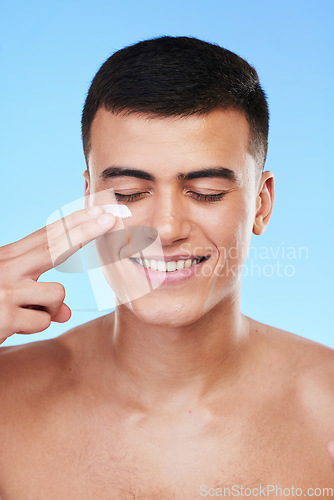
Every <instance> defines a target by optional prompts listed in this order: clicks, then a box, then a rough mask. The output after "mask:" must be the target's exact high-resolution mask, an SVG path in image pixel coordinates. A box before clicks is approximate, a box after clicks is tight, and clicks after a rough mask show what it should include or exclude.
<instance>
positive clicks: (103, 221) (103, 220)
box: [96, 214, 112, 225]
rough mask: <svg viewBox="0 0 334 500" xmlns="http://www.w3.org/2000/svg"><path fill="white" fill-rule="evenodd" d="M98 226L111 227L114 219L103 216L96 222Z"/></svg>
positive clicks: (107, 215) (106, 215)
mask: <svg viewBox="0 0 334 500" xmlns="http://www.w3.org/2000/svg"><path fill="white" fill-rule="evenodd" d="M96 222H97V223H98V224H104V225H110V223H111V222H112V218H111V217H110V215H109V214H102V215H100V217H99V218H98V219H97V221H96Z"/></svg>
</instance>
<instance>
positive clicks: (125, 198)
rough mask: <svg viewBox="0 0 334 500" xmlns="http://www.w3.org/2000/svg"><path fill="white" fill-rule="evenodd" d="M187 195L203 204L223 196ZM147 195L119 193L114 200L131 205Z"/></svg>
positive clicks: (222, 194) (223, 194)
mask: <svg viewBox="0 0 334 500" xmlns="http://www.w3.org/2000/svg"><path fill="white" fill-rule="evenodd" d="M188 193H190V194H191V196H192V197H193V198H194V199H195V200H197V201H204V202H213V201H219V200H221V199H222V198H223V197H224V196H225V194H226V193H225V192H224V193H217V194H201V193H195V192H194V191H188ZM146 194H149V193H146V192H143V193H131V194H121V193H114V195H115V198H116V200H117V201H122V202H123V203H131V202H132V201H138V200H141V199H143V197H144V196H145V195H146Z"/></svg>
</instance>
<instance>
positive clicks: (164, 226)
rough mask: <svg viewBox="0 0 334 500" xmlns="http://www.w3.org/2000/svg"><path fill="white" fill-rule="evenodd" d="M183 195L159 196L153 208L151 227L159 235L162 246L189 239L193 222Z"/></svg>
mask: <svg viewBox="0 0 334 500" xmlns="http://www.w3.org/2000/svg"><path fill="white" fill-rule="evenodd" d="M181 197H182V194H179V193H163V194H159V195H158V194H157V195H156V199H155V200H154V203H153V206H152V214H151V225H152V227H154V228H155V229H156V230H157V231H158V234H159V237H160V241H161V244H162V246H168V245H172V244H173V243H177V242H178V241H182V240H185V239H187V238H188V237H189V235H190V234H191V230H192V222H191V219H190V216H189V214H188V211H187V209H186V207H185V204H184V200H182V198H181Z"/></svg>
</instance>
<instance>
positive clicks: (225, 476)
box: [0, 109, 334, 500]
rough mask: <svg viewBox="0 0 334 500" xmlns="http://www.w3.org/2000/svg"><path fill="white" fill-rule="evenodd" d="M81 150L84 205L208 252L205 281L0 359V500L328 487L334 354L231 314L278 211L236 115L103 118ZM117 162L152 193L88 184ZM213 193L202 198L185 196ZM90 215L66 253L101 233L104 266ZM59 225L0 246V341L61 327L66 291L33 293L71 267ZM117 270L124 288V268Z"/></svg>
mask: <svg viewBox="0 0 334 500" xmlns="http://www.w3.org/2000/svg"><path fill="white" fill-rule="evenodd" d="M91 144H92V147H91V151H90V155H89V173H88V171H87V172H85V174H84V176H85V194H86V195H87V208H88V204H89V199H90V200H91V201H92V200H93V201H94V200H97V197H98V193H99V192H101V191H102V192H103V191H104V192H107V191H106V190H110V192H111V193H112V192H114V193H116V194H115V195H111V201H110V202H111V203H113V202H115V199H113V196H115V197H116V201H118V202H119V203H126V204H127V205H128V206H129V208H130V209H131V212H132V214H133V217H132V218H131V219H132V220H131V224H134V225H139V226H141V225H142V226H151V227H154V228H156V229H157V230H158V232H159V236H160V239H161V243H162V247H163V251H164V255H165V256H173V255H180V254H184V253H185V252H189V253H190V254H192V253H195V252H196V253H197V254H198V253H200V252H201V253H200V254H201V255H204V254H205V255H210V258H209V260H208V261H207V268H206V269H207V271H210V272H206V273H205V274H204V273H202V274H201V273H199V274H198V275H196V276H193V277H192V278H191V279H189V280H188V281H185V282H183V283H179V284H176V285H162V286H161V287H158V288H157V289H156V290H153V291H152V292H151V293H150V294H146V295H143V296H142V297H140V298H138V299H136V300H133V301H130V302H128V303H124V304H122V305H119V306H118V307H116V310H115V312H114V313H112V314H109V315H106V316H104V317H102V318H98V319H97V320H94V321H92V322H90V323H86V324H84V325H81V326H79V327H77V328H74V329H73V330H70V331H69V332H67V333H65V334H64V335H61V336H60V337H58V338H56V339H52V340H47V341H44V342H38V343H35V344H34V343H32V344H30V345H25V346H19V347H3V348H1V349H0V381H1V389H0V390H1V394H0V399H1V402H2V404H1V408H0V436H1V437H0V441H1V443H2V445H1V447H0V497H1V499H2V500H7V499H8V500H11V499H13V500H21V499H22V500H26V499H27V498H31V499H34V500H35V499H36V500H39V499H41V500H42V499H43V500H44V499H45V498H48V499H50V500H53V499H54V500H56V499H57V500H58V499H60V498H62V499H71V500H72V499H80V500H85V499H87V500H88V499H91V498H98V499H101V500H107V499H114V498H115V499H130V498H131V499H132V498H145V499H155V498H159V499H162V500H163V499H180V500H181V499H182V500H183V499H193V498H202V496H203V495H202V496H201V495H200V492H201V491H202V492H203V491H204V490H205V489H204V488H202V490H201V486H203V485H205V486H206V487H207V488H219V487H220V488H223V487H228V486H230V487H231V486H233V485H234V484H238V485H243V486H244V487H250V488H252V487H258V486H260V484H262V485H263V484H270V485H277V486H278V487H281V488H288V487H289V488H291V486H294V487H295V488H297V487H299V488H304V491H305V493H306V491H307V488H330V487H334V474H333V471H332V466H331V460H330V455H331V456H332V457H333V456H334V443H333V442H332V441H331V439H333V436H334V419H333V415H334V362H333V361H334V352H333V350H332V349H330V348H328V347H326V346H323V345H321V344H317V343H315V342H312V341H309V340H306V339H303V338H301V337H298V336H296V335H294V334H292V333H289V332H285V331H282V330H278V329H276V328H274V327H271V326H268V325H264V324H262V323H259V322H257V321H255V320H253V319H251V318H249V317H246V316H244V315H243V314H241V312H240V284H241V282H240V273H241V269H242V265H243V264H244V261H245V258H246V255H247V251H246V250H247V248H248V246H249V242H250V237H251V233H252V232H253V233H255V234H257V235H260V234H262V233H263V231H264V230H265V228H266V226H267V224H268V222H269V219H270V216H271V213H272V208H273V201H274V176H273V174H272V173H271V172H270V171H265V172H263V173H261V172H259V171H258V167H257V165H256V163H255V161H254V159H253V158H252V156H251V155H250V154H249V127H248V123H247V121H246V119H245V117H244V116H243V115H242V114H241V113H239V112H237V111H233V110H229V111H214V112H212V113H210V114H208V115H203V116H200V117H189V118H182V119H180V118H178V119H176V118H172V119H158V118H154V119H148V118H147V117H145V116H141V115H136V114H133V115H129V116H121V115H118V116H115V115H113V114H111V113H110V112H107V111H105V110H102V109H101V110H99V111H98V113H97V115H96V117H95V119H94V122H93V124H92V131H91ZM116 165H117V166H119V167H121V168H125V167H127V168H133V169H137V170H142V171H145V172H147V173H149V174H151V175H152V176H154V178H155V180H154V181H152V180H150V181H148V180H144V179H138V178H135V177H128V176H126V177H125V176H118V177H113V178H108V179H104V178H102V177H101V173H102V172H103V171H104V170H105V169H106V168H108V167H110V166H116ZM212 166H224V167H226V168H229V169H231V170H233V171H234V172H235V174H236V182H232V181H229V180H227V179H222V178H197V179H192V180H191V181H183V180H180V179H179V177H178V174H179V173H184V174H187V173H189V172H191V171H196V170H199V169H205V168H209V167H212ZM112 190H113V191H112ZM222 192H224V196H223V197H222V198H221V199H220V200H216V201H210V202H208V201H204V200H203V199H198V197H197V195H196V194H201V195H213V194H219V193H222ZM135 193H141V194H140V195H139V197H137V199H136V200H134V201H126V200H125V199H124V196H126V195H129V194H135ZM122 196H123V198H122ZM100 213H101V212H99V214H100ZM71 217H72V218H71ZM80 217H81V218H80ZM90 217H91V218H90ZM97 217H98V215H97V216H89V215H88V214H87V212H85V211H83V212H80V216H79V215H78V213H76V214H73V215H72V216H69V219H68V220H67V221H66V225H67V226H68V228H69V231H70V232H71V231H72V232H73V234H72V237H71V241H73V242H74V243H73V244H74V246H73V249H72V250H73V251H75V250H76V249H77V248H79V247H80V245H82V244H84V243H85V242H87V241H91V240H92V239H94V238H96V237H98V236H101V238H99V240H98V241H99V246H98V248H99V251H100V255H101V258H102V260H103V255H104V254H103V252H104V249H105V248H106V247H108V244H110V240H109V239H108V238H109V236H108V235H110V233H108V232H107V231H109V229H111V228H114V227H116V226H115V218H112V216H110V219H108V223H107V226H103V227H102V226H99V228H98V229H97V227H98V224H96V220H97ZM87 218H88V219H87ZM79 219H80V220H79ZM108 224H109V225H108ZM62 227H63V226H60V225H58V226H57V223H56V225H55V226H54V230H53V231H52V234H53V235H54V237H53V238H52V239H51V240H52V241H53V242H54V243H53V245H51V247H52V248H51V250H50V248H49V247H50V245H49V247H48V245H47V237H46V231H45V230H41V231H39V232H37V233H34V234H33V235H31V236H29V237H27V238H25V239H24V240H21V241H19V242H17V243H14V244H12V245H9V246H7V247H4V248H2V249H1V252H0V258H1V261H0V267H1V270H2V274H1V276H2V278H1V293H0V296H1V306H0V307H1V308H2V311H5V315H4V317H5V319H6V321H4V324H3V325H2V324H1V328H2V330H1V334H0V336H1V337H2V338H5V337H8V336H9V335H11V334H13V333H14V332H17V331H24V332H26V333H33V332H34V331H41V330H43V329H44V328H46V327H47V326H48V324H49V323H50V321H52V320H54V321H66V319H68V317H69V315H70V311H69V309H68V307H67V306H66V305H65V304H64V302H63V301H64V290H63V288H61V286H60V285H59V284H50V288H49V289H48V290H47V289H46V288H43V285H45V284H42V283H38V282H37V279H38V277H39V276H40V275H41V274H42V273H43V272H45V271H46V270H47V269H49V268H50V267H52V263H53V262H54V261H55V259H56V258H57V257H58V258H59V256H60V255H64V252H65V255H64V258H67V257H68V256H69V254H70V253H72V250H68V249H67V248H66V241H67V239H66V238H65V237H64V234H63V232H62ZM83 228H85V229H83ZM230 249H237V250H238V251H236V252H235V251H233V252H229V250H230ZM50 255H51V257H50ZM124 265H125V266H129V267H126V269H127V270H128V271H129V272H128V274H127V276H129V278H125V282H124V287H127V286H130V284H131V280H132V278H133V277H134V276H135V274H131V273H135V272H136V271H135V269H134V268H133V266H132V264H131V263H127V262H125V263H124ZM131 266H132V267H131ZM221 269H223V270H224V271H226V272H218V271H219V270H221ZM108 270H109V268H108V266H106V267H105V274H106V278H107V280H108V282H109V283H113V278H114V277H113V276H112V275H111V274H110V275H108V272H109V271H108ZM228 270H230V272H227V271H228ZM231 270H233V271H234V272H232V271H231ZM127 279H128V281H127ZM40 285H41V286H40ZM118 285H119V283H116V285H115V287H116V289H117V286H118ZM116 293H117V290H116ZM32 297H33V300H31V298H32ZM259 300H260V299H259ZM27 304H28V305H38V306H43V308H44V310H43V311H36V310H31V309H26V308H24V307H23V306H24V305H27ZM28 314H29V317H28ZM333 460H334V459H333ZM324 497H325V496H324ZM267 498H277V497H276V496H275V495H271V496H269V497H267Z"/></svg>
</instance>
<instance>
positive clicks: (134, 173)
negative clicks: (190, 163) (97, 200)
mask: <svg viewBox="0 0 334 500" xmlns="http://www.w3.org/2000/svg"><path fill="white" fill-rule="evenodd" d="M121 176H125V177H136V178H138V179H144V180H146V181H153V182H154V181H155V180H156V179H155V177H154V176H153V175H151V174H149V173H148V172H145V171H144V170H138V169H135V168H128V167H116V166H114V167H108V168H106V169H105V170H103V171H102V172H101V174H100V177H101V178H102V179H103V180H107V179H110V178H111V177H121ZM202 177H219V178H223V179H227V180H229V181H232V182H238V178H237V175H236V173H235V172H234V171H233V170H230V169H229V168H226V167H209V168H203V169H201V170H194V171H193V172H188V173H187V174H182V173H179V174H178V175H177V180H179V181H190V180H192V179H200V178H202Z"/></svg>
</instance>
